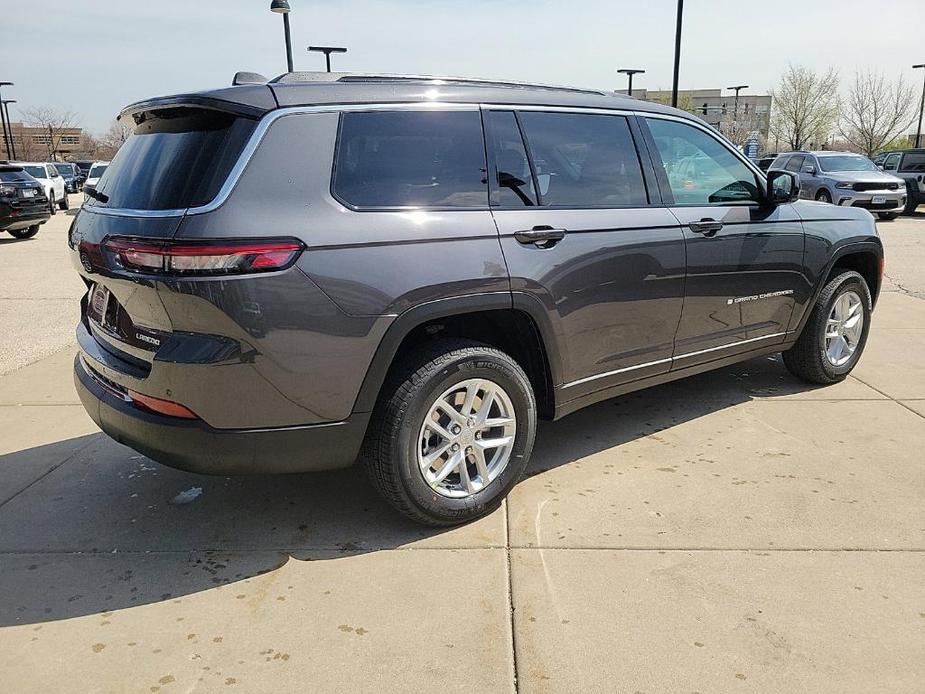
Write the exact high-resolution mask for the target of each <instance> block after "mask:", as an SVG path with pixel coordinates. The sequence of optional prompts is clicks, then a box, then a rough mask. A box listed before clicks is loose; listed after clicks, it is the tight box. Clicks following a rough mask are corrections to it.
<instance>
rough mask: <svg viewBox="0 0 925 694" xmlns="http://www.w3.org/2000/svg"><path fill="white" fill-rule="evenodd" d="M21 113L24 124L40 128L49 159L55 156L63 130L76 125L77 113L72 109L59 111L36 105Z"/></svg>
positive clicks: (63, 133)
mask: <svg viewBox="0 0 925 694" xmlns="http://www.w3.org/2000/svg"><path fill="white" fill-rule="evenodd" d="M22 115H23V120H25V122H26V125H29V126H31V127H33V128H41V129H42V131H43V134H42V136H41V137H42V141H43V142H44V145H45V148H46V151H47V153H48V159H49V160H50V161H51V160H54V159H55V158H56V155H57V152H58V150H59V149H60V147H61V138H62V137H63V136H64V135H65V134H66V132H65V131H67V130H69V129H71V128H74V127H76V126H77V114H76V113H74V112H73V111H59V110H57V109H54V108H48V107H44V106H38V107H35V108H29V109H26V110H25V111H23V112H22ZM46 133H47V137H46V135H45V134H46Z"/></svg>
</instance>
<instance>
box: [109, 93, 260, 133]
mask: <svg viewBox="0 0 925 694" xmlns="http://www.w3.org/2000/svg"><path fill="white" fill-rule="evenodd" d="M267 91H269V90H267ZM268 106H269V108H266V107H263V106H256V105H253V104H245V103H240V102H235V101H226V100H225V99H217V98H215V97H210V96H200V95H195V94H181V95H178V96H166V97H158V98H155V99H147V100H145V101H138V102H136V103H134V104H130V105H128V106H126V107H125V108H124V109H122V112H121V113H119V116H118V117H117V120H118V121H120V122H126V121H127V119H128V118H131V119H132V121H133V122H134V123H135V125H139V124H141V123H142V122H144V120H145V115H144V114H145V113H147V112H150V111H156V110H159V109H165V108H184V107H187V108H201V109H209V110H212V111H223V112H225V113H233V114H234V115H237V116H243V117H245V118H254V119H259V118H261V117H262V116H263V115H264V114H265V113H267V112H268V111H270V110H272V109H273V108H275V106H276V103H275V100H274V102H273V104H272V105H269V104H268Z"/></svg>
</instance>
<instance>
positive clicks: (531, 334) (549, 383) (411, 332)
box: [353, 292, 562, 418]
mask: <svg viewBox="0 0 925 694" xmlns="http://www.w3.org/2000/svg"><path fill="white" fill-rule="evenodd" d="M437 335H441V336H452V337H460V338H469V339H473V340H475V341H478V342H484V343H485V344H488V345H491V346H492V347H496V348H498V349H501V350H502V351H504V352H506V353H508V354H510V356H511V357H513V358H514V359H515V360H516V361H517V362H518V364H520V366H521V368H523V369H524V371H525V372H526V374H527V376H528V377H529V379H530V382H531V385H532V386H533V389H534V393H535V395H536V399H537V406H538V408H539V414H540V416H541V417H544V418H551V417H552V415H553V413H554V411H555V388H554V385H555V384H556V383H558V382H559V379H560V374H561V373H562V371H561V361H560V355H559V351H558V341H557V339H556V337H555V335H556V333H555V331H554V329H553V327H552V325H551V324H550V322H549V319H548V317H547V315H546V313H545V311H544V310H543V308H542V305H541V304H540V303H539V301H538V300H537V299H535V298H533V297H531V296H530V295H526V294H518V293H514V294H513V296H512V294H511V293H508V292H497V293H487V294H478V295H470V296H463V297H453V298H448V299H439V300H436V301H430V302H427V303H424V304H419V305H418V306H414V307H412V308H410V309H408V310H406V311H405V312H403V313H401V314H400V315H399V316H398V317H397V318H396V319H395V320H394V321H393V323H392V324H391V325H390V326H389V328H388V330H387V331H386V333H385V335H384V336H383V338H382V340H381V341H380V343H379V347H378V348H377V350H376V353H375V355H374V356H373V360H372V362H371V363H370V366H369V368H368V370H367V372H366V377H365V378H364V379H363V384H362V386H361V387H360V392H359V394H358V395H357V399H356V402H355V404H354V407H353V411H354V412H370V411H372V409H373V408H374V407H375V405H376V402H377V400H378V398H379V394H380V391H381V389H382V386H383V384H384V383H385V382H386V380H387V378H388V376H389V373H390V371H391V370H392V368H393V367H394V365H395V364H396V363H397V362H398V361H400V358H401V356H402V355H403V354H405V353H407V352H408V351H409V350H411V349H413V348H415V347H416V346H417V345H419V344H422V343H423V342H424V341H425V340H426V339H428V338H429V337H434V336H437Z"/></svg>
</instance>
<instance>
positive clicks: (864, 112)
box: [838, 70, 915, 157]
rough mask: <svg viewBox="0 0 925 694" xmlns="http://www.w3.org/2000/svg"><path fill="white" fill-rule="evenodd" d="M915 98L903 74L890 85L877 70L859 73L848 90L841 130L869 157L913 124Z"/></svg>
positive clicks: (845, 136)
mask: <svg viewBox="0 0 925 694" xmlns="http://www.w3.org/2000/svg"><path fill="white" fill-rule="evenodd" d="M914 103H915V95H914V93H913V91H912V87H910V86H908V85H906V83H905V82H904V81H903V77H902V75H900V76H899V79H897V80H896V81H895V82H889V81H887V80H886V78H884V76H883V73H881V72H878V71H876V70H863V71H858V72H857V73H856V74H855V77H854V83H853V84H852V85H851V88H850V89H849V90H848V98H847V99H846V100H845V104H844V109H843V111H842V114H841V123H840V124H839V127H838V130H839V132H840V133H841V135H842V137H844V138H845V140H847V141H848V142H849V143H851V144H852V145H854V146H855V147H856V148H857V149H858V150H859V151H861V152H863V153H864V154H866V155H867V156H868V157H872V156H874V154H876V153H877V152H878V151H880V150H881V149H883V148H884V146H885V145H887V144H889V143H890V142H892V141H893V140H894V139H896V138H897V137H898V136H899V135H900V133H902V131H903V130H905V129H906V128H907V127H909V125H911V124H912V120H913V118H914V117H915V114H914V113H913V106H914Z"/></svg>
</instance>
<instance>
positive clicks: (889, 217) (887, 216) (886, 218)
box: [877, 212, 899, 222]
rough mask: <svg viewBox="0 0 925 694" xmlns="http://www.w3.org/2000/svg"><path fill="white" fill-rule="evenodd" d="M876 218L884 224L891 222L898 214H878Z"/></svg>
mask: <svg viewBox="0 0 925 694" xmlns="http://www.w3.org/2000/svg"><path fill="white" fill-rule="evenodd" d="M877 216H878V217H880V219H882V220H883V221H885V222H892V221H893V220H894V219H896V218H897V217H898V216H899V213H898V212H878V213H877Z"/></svg>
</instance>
